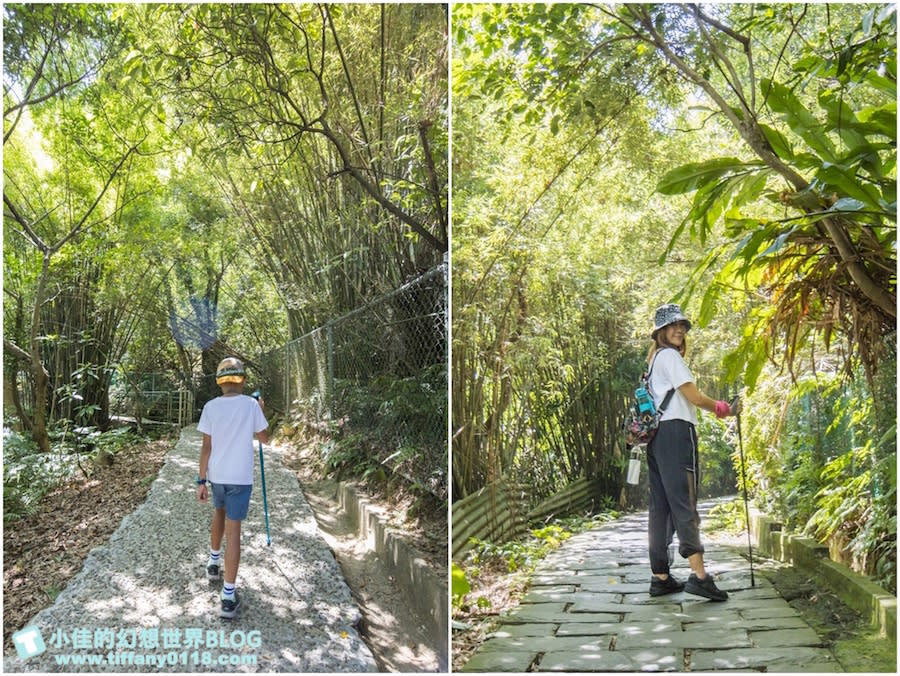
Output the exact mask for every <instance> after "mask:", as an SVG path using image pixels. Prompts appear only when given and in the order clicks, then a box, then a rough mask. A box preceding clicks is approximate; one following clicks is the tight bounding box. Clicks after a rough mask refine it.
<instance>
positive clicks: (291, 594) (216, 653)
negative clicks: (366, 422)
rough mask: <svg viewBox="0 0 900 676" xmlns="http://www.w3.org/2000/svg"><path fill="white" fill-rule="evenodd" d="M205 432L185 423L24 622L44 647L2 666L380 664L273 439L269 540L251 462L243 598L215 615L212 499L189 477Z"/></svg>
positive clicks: (316, 668) (298, 667) (268, 453)
mask: <svg viewBox="0 0 900 676" xmlns="http://www.w3.org/2000/svg"><path fill="white" fill-rule="evenodd" d="M200 441H201V435H200V434H199V433H198V432H197V430H196V428H195V427H189V428H186V429H185V430H183V432H182V435H181V439H180V440H179V441H178V443H177V444H176V445H175V447H174V448H173V449H172V450H171V451H170V452H169V453H168V455H167V457H166V463H165V465H164V466H163V468H162V470H160V473H159V476H158V477H157V479H156V481H155V482H154V484H153V486H152V488H151V490H150V493H149V495H148V497H147V500H146V502H145V503H144V504H142V505H141V506H140V507H139V508H138V509H137V510H136V511H135V512H133V513H132V514H129V515H128V516H127V517H125V519H123V521H122V524H121V525H120V526H119V528H118V530H116V532H115V533H113V535H112V536H111V537H110V539H109V542H108V543H107V544H105V545H103V546H100V547H97V548H95V549H94V550H92V551H91V553H90V554H89V555H88V557H87V559H86V560H85V563H84V567H83V568H82V570H81V571H80V572H79V573H78V575H76V576H75V577H74V578H73V579H72V580H71V581H70V582H69V584H68V586H67V587H66V588H65V590H64V591H63V592H62V593H61V594H60V595H59V597H58V598H57V599H56V602H55V603H54V604H53V605H52V606H50V607H49V608H46V609H44V610H43V611H41V612H40V613H38V614H37V615H36V616H35V617H34V618H33V620H32V621H31V622H29V624H28V626H29V627H36V628H37V629H38V630H39V631H40V639H38V641H40V640H42V641H43V644H44V646H45V652H43V653H41V654H35V655H34V656H32V657H29V658H27V659H25V660H22V659H20V658H19V657H18V656H16V655H15V654H13V655H7V656H6V657H5V659H4V664H3V667H4V671H5V672H9V671H28V672H48V671H49V672H59V671H66V672H72V671H91V672H93V671H108V672H109V671H114V672H122V671H129V672H130V671H160V670H161V671H171V672H185V671H242V672H262V671H285V672H365V671H375V662H374V660H373V658H372V655H371V653H370V651H369V649H368V648H367V647H366V645H365V644H364V643H363V642H362V640H361V639H360V637H359V635H358V633H357V631H356V628H355V626H356V623H357V622H358V621H359V617H360V614H359V610H358V608H357V606H356V605H355V603H354V601H353V599H352V597H351V595H350V590H349V589H348V587H347V585H346V583H345V582H344V579H343V577H342V576H341V572H340V568H339V567H338V565H337V563H336V561H335V560H334V556H333V555H332V553H331V551H330V549H329V548H328V546H327V545H326V543H325V542H324V540H323V539H322V537H321V535H320V533H319V532H318V529H317V527H316V522H315V518H314V516H313V513H312V510H311V509H310V507H309V505H308V504H307V503H306V501H305V499H304V498H303V494H302V492H301V491H300V489H299V486H298V485H297V480H296V478H295V476H294V474H293V473H292V472H291V471H290V470H288V469H286V468H285V467H283V466H282V464H281V462H280V457H278V450H277V448H272V447H269V448H267V449H266V450H265V458H266V492H267V498H268V506H269V525H270V531H271V534H272V544H271V546H266V530H265V521H264V517H263V506H262V490H261V484H260V477H259V467H258V463H257V467H256V477H255V479H254V489H253V495H252V497H251V504H250V512H249V514H248V517H247V520H246V521H244V524H243V528H242V533H241V545H242V547H241V564H240V569H239V571H238V580H237V583H238V591H239V593H240V594H241V598H242V606H241V608H240V610H239V611H238V616H237V617H236V618H235V619H234V620H222V619H220V618H219V616H218V610H219V594H220V590H221V582H219V583H216V584H214V585H213V584H210V583H209V582H207V580H206V578H205V565H206V559H207V553H208V547H209V524H210V519H211V517H212V511H213V510H212V506H211V501H210V503H208V504H201V503H199V502H198V501H197V497H196V487H195V486H194V481H193V480H194V477H195V476H196V474H197V462H198V459H199V457H200ZM109 490H111V491H114V490H115V486H110V487H109ZM226 546H227V543H226ZM27 645H28V647H29V648H33V647H34V646H35V645H36V642H35V641H31V642H30V643H28V644H27ZM37 645H38V648H39V643H37ZM67 660H68V663H65V662H66V661H67ZM79 661H80V662H82V663H81V664H79V663H78V662H79Z"/></svg>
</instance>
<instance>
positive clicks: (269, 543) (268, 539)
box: [259, 441, 272, 547]
mask: <svg viewBox="0 0 900 676" xmlns="http://www.w3.org/2000/svg"><path fill="white" fill-rule="evenodd" d="M259 475H260V476H261V477H262V491H263V512H264V513H265V515H266V546H267V547H271V546H272V536H271V535H269V503H268V502H267V501H266V467H265V465H264V464H263V452H262V442H261V441H259Z"/></svg>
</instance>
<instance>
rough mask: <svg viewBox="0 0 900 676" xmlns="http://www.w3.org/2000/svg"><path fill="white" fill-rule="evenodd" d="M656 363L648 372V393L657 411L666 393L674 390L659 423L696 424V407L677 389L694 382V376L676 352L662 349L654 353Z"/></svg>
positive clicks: (671, 349) (670, 349)
mask: <svg viewBox="0 0 900 676" xmlns="http://www.w3.org/2000/svg"><path fill="white" fill-rule="evenodd" d="M655 359H656V361H655V362H653V370H652V371H651V372H650V393H651V394H652V395H653V402H654V403H655V404H656V407H657V409H658V408H659V406H660V404H662V401H663V399H665V397H666V393H667V392H668V391H669V390H671V389H672V388H673V387H674V388H675V393H674V394H673V395H672V398H671V399H670V400H669V404H668V406H666V410H665V411H663V413H662V416H661V417H660V421H663V420H686V421H687V422H689V423H691V424H693V425H696V424H697V407H696V406H694V405H693V404H692V403H691V402H689V401H688V399H687V397H685V396H684V395H683V394H682V393H681V391H680V390H679V389H678V388H679V387H681V386H682V385H684V384H685V383H692V382H694V376H693V374H692V373H691V370H690V369H689V368H688V366H687V364H685V363H684V359H682V357H681V355H680V354H679V353H678V350H676V349H673V348H663V349H662V350H659V351H658V352H657V353H656V357H655Z"/></svg>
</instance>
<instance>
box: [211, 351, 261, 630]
mask: <svg viewBox="0 0 900 676" xmlns="http://www.w3.org/2000/svg"><path fill="white" fill-rule="evenodd" d="M246 380H247V374H246V372H245V371H244V364H243V363H242V362H241V361H240V360H239V359H235V358H234V357H228V358H226V359H223V360H222V361H221V362H219V366H218V368H217V369H216V384H217V385H218V386H219V387H220V388H221V389H222V396H220V397H216V398H215V399H213V400H212V401H209V402H207V403H206V405H205V406H204V407H203V412H202V413H201V414H200V422H199V424H198V425H197V429H198V430H199V431H200V432H202V433H203V445H202V446H201V450H200V469H199V473H198V475H197V484H198V488H197V499H198V500H200V502H207V501H208V500H209V492H210V488H209V487H210V486H211V487H212V496H213V506H214V507H215V512H214V514H213V519H212V526H211V528H210V538H209V561H208V563H207V566H206V577H207V579H209V580H211V581H212V580H219V579H222V577H223V574H222V563H223V556H222V538H223V536H224V538H225V540H226V541H227V543H228V548H227V550H226V551H225V556H224V564H225V566H224V568H225V571H224V582H223V586H222V610H221V612H220V613H219V614H220V616H221V617H225V618H232V617H234V616H235V615H236V614H237V609H238V607H239V606H240V603H241V601H240V597H239V596H238V594H237V591H236V589H235V583H236V581H237V571H238V564H239V563H240V560H241V521H243V520H244V519H245V518H247V511H248V508H249V506H250V491H251V490H252V488H253V463H254V458H255V457H256V454H255V453H254V447H253V437H254V435H255V436H256V437H257V438H258V439H259V440H260V441H261V442H262V443H264V444H267V443H269V434H268V427H269V423H268V422H267V421H266V417H265V415H263V412H262V407H261V406H260V404H259V402H257V400H256V399H254V398H253V397H249V396H247V395H245V394H243V391H244V384H245V383H246Z"/></svg>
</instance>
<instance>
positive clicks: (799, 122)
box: [761, 79, 836, 162]
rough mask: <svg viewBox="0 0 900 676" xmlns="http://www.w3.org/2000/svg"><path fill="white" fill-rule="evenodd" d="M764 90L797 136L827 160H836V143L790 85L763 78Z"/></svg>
mask: <svg viewBox="0 0 900 676" xmlns="http://www.w3.org/2000/svg"><path fill="white" fill-rule="evenodd" d="M761 86H762V90H763V91H764V92H768V96H767V99H766V100H767V102H768V104H769V108H771V109H772V111H773V112H776V113H779V114H780V115H781V116H782V118H783V119H784V121H785V122H786V123H787V125H788V126H789V127H790V128H791V131H793V132H794V133H795V134H797V136H799V137H800V138H802V139H803V140H804V141H805V142H806V144H807V145H808V146H809V147H810V148H812V149H813V150H814V151H815V152H816V153H818V154H819V155H820V156H822V157H823V158H824V159H825V160H828V161H830V162H834V161H835V159H836V157H835V150H834V145H833V144H832V143H831V141H830V140H829V139H828V137H827V136H826V135H825V133H824V131H825V130H824V129H823V126H824V125H823V124H822V123H821V122H819V121H818V120H817V119H816V118H815V117H814V116H813V114H812V113H810V112H809V110H807V109H806V107H805V106H804V105H803V104H802V103H801V102H800V99H798V98H797V96H796V95H795V94H794V92H793V91H791V90H790V89H789V88H788V87H785V86H784V85H782V84H779V83H777V82H772V81H771V80H768V79H763V80H762V83H761Z"/></svg>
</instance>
